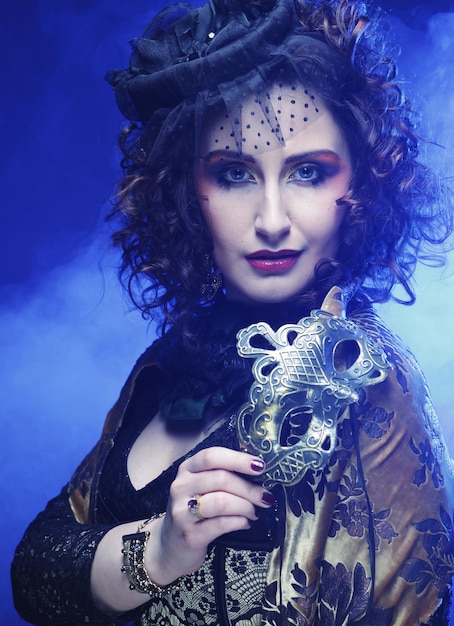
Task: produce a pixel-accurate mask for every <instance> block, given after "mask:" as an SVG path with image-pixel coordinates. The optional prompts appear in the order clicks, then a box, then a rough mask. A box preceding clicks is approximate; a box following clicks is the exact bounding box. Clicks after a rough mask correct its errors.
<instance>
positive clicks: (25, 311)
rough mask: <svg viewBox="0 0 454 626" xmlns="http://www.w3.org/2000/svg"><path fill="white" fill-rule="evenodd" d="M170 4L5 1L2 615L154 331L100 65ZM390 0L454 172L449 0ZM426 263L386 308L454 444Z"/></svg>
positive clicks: (440, 154)
mask: <svg viewBox="0 0 454 626" xmlns="http://www.w3.org/2000/svg"><path fill="white" fill-rule="evenodd" d="M166 4H167V2H163V1H162V0H128V1H126V0H123V1H119V0H99V1H97V0H65V1H64V2H61V1H60V0H22V2H17V3H16V2H2V3H1V5H0V59H1V75H0V84H1V90H0V94H1V95H0V141H1V143H0V155H1V156H0V159H1V161H0V162H1V167H0V239H1V244H0V256H1V259H0V392H1V393H0V461H1V471H0V501H1V511H2V513H1V515H0V537H1V538H2V557H1V559H0V626H16V625H18V624H23V623H25V622H23V620H21V619H20V618H19V617H18V616H17V615H16V613H15V611H14V608H13V603H12V597H11V590H10V582H9V568H10V563H11V559H12V556H13V552H14V548H15V546H16V544H17V542H18V541H19V539H20V537H21V536H22V534H23V532H24V530H25V528H26V526H27V524H28V523H29V522H30V521H31V519H32V518H33V517H34V516H35V515H36V514H37V513H38V511H39V510H40V509H42V508H43V507H44V506H45V504H46V502H47V501H48V500H49V499H50V498H51V497H52V496H54V495H55V494H56V493H57V492H58V491H59V490H60V489H61V487H62V486H63V485H64V484H65V482H66V481H67V480H68V478H69V476H70V475H71V473H72V472H73V470H74V468H75V467H76V465H77V464H78V463H79V461H80V460H81V459H82V458H83V456H84V455H85V454H86V453H87V451H88V450H89V449H90V447H91V446H92V445H93V444H94V443H95V442H96V440H97V437H98V435H99V432H100V429H101V427H102V424H103V420H104V416H105V414H106V412H107V410H108V409H109V408H110V406H111V405H112V404H113V402H114V401H115V399H116V397H117V394H118V393H119V390H120V387H121V385H122V384H123V382H124V380H125V378H126V376H127V374H128V373H129V371H130V369H131V367H132V365H133V363H134V362H135V360H136V358H137V357H138V355H139V354H140V353H141V351H142V350H143V349H144V348H145V347H146V346H147V345H148V344H150V343H151V341H152V340H153V338H154V333H153V328H152V327H150V326H149V325H148V324H147V323H146V322H144V321H143V320H142V319H141V317H140V315H139V314H138V313H136V312H134V311H131V310H130V306H129V304H128V302H127V300H126V298H125V296H124V295H123V293H122V290H121V288H120V286H119V283H118V281H117V277H116V265H117V263H118V258H117V257H116V255H115V254H114V253H112V252H111V251H110V250H109V229H108V227H107V226H106V225H105V224H104V215H105V214H106V211H107V209H108V206H109V197H110V196H111V195H112V193H113V190H114V187H115V181H116V179H117V177H118V174H119V170H118V156H119V155H118V153H117V148H116V136H117V134H118V132H119V130H120V129H121V126H122V124H123V121H122V119H121V117H120V114H119V113H118V112H117V110H116V107H115V104H114V99H113V96H112V94H111V91H110V88H109V86H108V85H107V83H105V82H104V74H105V73H106V71H107V70H108V69H111V68H114V67H124V66H125V64H126V60H127V58H128V55H129V46H128V41H129V40H130V39H131V38H132V37H134V36H137V35H139V34H140V33H141V31H142V29H143V27H144V25H145V24H146V22H147V21H148V19H149V18H151V17H152V16H153V15H154V14H155V13H156V12H157V11H158V10H159V9H161V8H163V7H164V6H165V5H166ZM194 4H196V5H200V4H201V2H194ZM381 6H382V7H383V8H384V9H385V11H386V12H387V14H388V16H389V20H388V21H389V25H390V28H391V29H392V31H393V33H394V34H393V37H394V40H395V42H396V46H398V47H400V48H401V50H402V53H401V62H400V78H401V80H402V81H403V83H404V88H405V90H406V92H407V94H408V95H409V96H410V97H411V98H412V99H413V100H414V101H415V104H416V106H417V107H418V108H420V109H421V112H422V116H421V133H422V134H423V135H425V136H426V137H428V138H429V139H431V140H433V141H434V142H436V144H435V143H434V144H428V147H427V154H426V155H425V158H426V159H427V160H428V161H430V162H431V163H434V164H435V165H438V164H441V163H443V164H447V166H446V165H443V167H444V168H445V169H444V172H445V176H447V177H452V176H453V173H454V166H453V165H452V164H453V163H454V160H453V151H454V73H453V72H452V67H454V1H453V0H450V1H442V0H431V1H428V0H427V1H425V2H417V1H415V0H413V1H408V0H406V1H403V0H387V1H385V2H382V3H381ZM416 279H417V283H416V289H417V303H416V304H415V305H414V306H413V307H410V308H408V307H403V306H401V305H396V304H389V305H384V306H381V307H380V308H379V310H380V313H381V314H382V315H383V316H384V317H385V319H386V321H387V322H388V323H389V324H390V325H391V326H392V327H393V328H394V329H395V330H396V331H397V332H398V334H400V335H401V336H402V338H403V339H404V340H405V342H406V343H407V344H409V345H410V347H411V348H412V350H413V352H414V353H415V355H416V357H417V359H418V360H419V362H420V363H421V365H422V367H423V370H424V372H425V374H426V377H427V380H428V384H429V386H430V389H431V392H432V396H433V400H434V404H435V407H436V410H437V413H438V415H439V420H440V423H441V426H442V429H443V431H444V435H445V439H446V441H447V443H448V447H449V448H450V450H451V453H452V454H453V455H454V409H453V404H454V383H453V377H452V371H453V369H454V322H453V313H454V305H453V300H454V276H453V260H451V262H450V263H448V266H447V267H446V268H444V269H443V270H440V269H430V270H429V269H422V270H420V271H419V272H418V274H417V277H416ZM453 624H454V620H453Z"/></svg>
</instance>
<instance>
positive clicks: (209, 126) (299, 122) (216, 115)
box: [200, 83, 326, 154]
mask: <svg viewBox="0 0 454 626" xmlns="http://www.w3.org/2000/svg"><path fill="white" fill-rule="evenodd" d="M324 112H326V106H325V104H324V103H323V101H322V100H321V98H320V97H319V96H318V95H317V94H316V93H314V92H313V91H312V90H310V89H308V88H305V87H303V86H300V85H286V84H279V83H276V84H273V85H272V86H271V87H270V88H268V89H266V90H263V92H262V93H260V94H257V95H250V96H247V97H245V98H244V99H242V100H241V101H240V103H239V106H237V107H236V108H235V112H233V113H232V112H229V111H228V110H227V108H226V107H222V109H217V110H216V111H213V112H211V113H210V114H209V115H208V116H207V117H206V119H205V123H204V125H203V130H202V137H201V142H200V143H201V146H200V147H201V150H202V152H204V153H207V152H210V151H213V150H232V151H237V152H243V151H244V152H247V153H249V154H254V153H260V152H264V151H266V150H269V149H270V148H271V149H272V148H276V147H278V146H279V145H285V144H286V142H288V141H289V140H290V139H291V138H292V137H294V136H296V135H297V134H298V133H299V132H300V131H301V130H303V129H304V128H305V127H306V126H308V125H310V124H311V123H313V122H314V121H316V120H317V119H318V118H319V117H320V115H321V114H322V113H324Z"/></svg>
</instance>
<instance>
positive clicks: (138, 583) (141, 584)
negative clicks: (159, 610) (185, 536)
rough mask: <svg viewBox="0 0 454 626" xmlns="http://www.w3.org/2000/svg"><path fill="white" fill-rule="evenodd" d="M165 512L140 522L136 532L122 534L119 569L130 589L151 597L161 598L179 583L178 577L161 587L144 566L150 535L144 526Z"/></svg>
mask: <svg viewBox="0 0 454 626" xmlns="http://www.w3.org/2000/svg"><path fill="white" fill-rule="evenodd" d="M164 515H165V513H158V514H157V515H153V516H152V517H150V519H148V520H146V521H145V522H141V523H140V524H139V527H138V529H137V532H136V533H132V534H131V535H123V550H122V551H121V552H122V554H123V565H122V567H121V571H122V572H123V573H124V574H126V576H127V577H128V581H129V588H130V589H131V591H138V592H139V593H147V594H148V595H149V596H150V597H152V598H162V596H163V595H165V594H167V593H169V591H173V590H174V589H177V588H178V587H179V585H180V581H181V578H178V579H177V580H175V581H174V582H172V583H170V585H165V586H164V587H161V586H160V585H157V584H156V583H154V582H153V581H152V580H151V579H150V577H149V576H148V572H147V570H146V568H145V563H144V556H145V548H146V547H147V541H148V538H149V537H150V531H148V530H144V528H145V526H147V524H149V523H150V522H153V521H154V520H157V519H159V518H160V517H163V516H164Z"/></svg>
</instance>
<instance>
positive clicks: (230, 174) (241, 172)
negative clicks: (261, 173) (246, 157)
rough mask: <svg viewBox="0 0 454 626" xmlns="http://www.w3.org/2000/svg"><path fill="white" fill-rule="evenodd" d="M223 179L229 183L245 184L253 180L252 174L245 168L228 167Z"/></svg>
mask: <svg viewBox="0 0 454 626" xmlns="http://www.w3.org/2000/svg"><path fill="white" fill-rule="evenodd" d="M223 178H224V180H225V181H227V182H229V183H244V182H248V181H251V180H253V178H252V176H251V174H250V173H249V172H248V171H247V170H246V169H245V168H244V167H238V166H235V167H228V168H226V169H225V170H224V172H223Z"/></svg>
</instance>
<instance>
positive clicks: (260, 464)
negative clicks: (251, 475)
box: [251, 459, 265, 472]
mask: <svg viewBox="0 0 454 626" xmlns="http://www.w3.org/2000/svg"><path fill="white" fill-rule="evenodd" d="M251 469H252V470H254V472H263V470H264V469H265V461H262V459H252V461H251Z"/></svg>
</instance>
